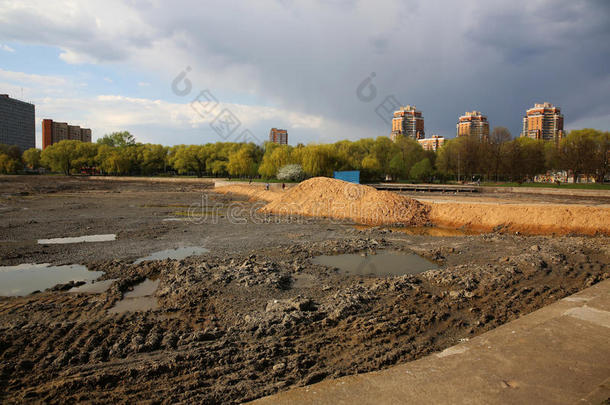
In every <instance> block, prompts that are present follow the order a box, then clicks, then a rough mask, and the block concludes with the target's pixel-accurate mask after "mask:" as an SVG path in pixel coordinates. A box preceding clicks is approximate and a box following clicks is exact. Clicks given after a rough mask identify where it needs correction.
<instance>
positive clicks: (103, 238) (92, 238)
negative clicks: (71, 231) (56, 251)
mask: <svg viewBox="0 0 610 405" xmlns="http://www.w3.org/2000/svg"><path fill="white" fill-rule="evenodd" d="M113 240H116V234H114V233H108V234H102V235H87V236H70V237H66V238H51V239H38V244H39V245H55V244H63V243H82V242H110V241H113Z"/></svg>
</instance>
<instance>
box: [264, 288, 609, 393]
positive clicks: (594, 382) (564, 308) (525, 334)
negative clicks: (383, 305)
mask: <svg viewBox="0 0 610 405" xmlns="http://www.w3.org/2000/svg"><path fill="white" fill-rule="evenodd" d="M609 309H610V279H608V280H605V281H603V282H601V283H598V284H597V285H595V286H593V287H590V288H588V289H586V290H584V291H582V292H580V293H578V294H575V295H572V296H570V297H567V298H564V299H562V300H560V301H558V302H556V303H554V304H552V305H549V306H547V307H545V308H542V309H540V310H538V311H535V312H533V313H531V314H529V315H526V316H524V317H522V318H519V319H517V320H515V321H513V322H510V323H507V324H506V325H503V326H501V327H499V328H496V329H494V330H492V331H489V332H487V333H484V334H482V335H480V336H478V337H476V338H474V339H472V340H470V341H468V342H464V343H460V344H459V345H456V346H453V347H450V348H448V349H446V350H444V351H442V352H440V353H436V354H433V355H430V356H427V357H424V358H422V359H419V360H416V361H413V362H410V363H406V364H402V365H399V366H395V367H392V368H389V369H387V370H383V371H378V372H373V373H367V374H360V375H356V376H349V377H343V378H339V379H336V380H328V381H323V382H321V383H318V384H314V385H311V386H307V387H302V388H297V389H293V390H290V391H286V392H283V393H280V394H277V395H273V396H269V397H266V398H262V399H259V400H257V401H255V402H254V403H256V404H261V405H262V404H320V405H323V404H333V405H335V404H375V405H381V404H531V403H535V404H537V405H540V404H574V403H579V404H595V405H600V404H601V403H602V402H603V401H604V400H606V399H608V398H610V311H609Z"/></svg>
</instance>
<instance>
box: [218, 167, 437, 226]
mask: <svg viewBox="0 0 610 405" xmlns="http://www.w3.org/2000/svg"><path fill="white" fill-rule="evenodd" d="M227 191H230V192H236V193H244V194H245V195H248V196H249V197H251V198H256V199H263V200H266V201H269V203H268V204H267V205H266V206H264V207H263V208H262V209H261V212H263V213H273V214H279V215H302V216H307V217H328V218H334V219H349V220H353V221H356V222H359V223H363V224H368V225H386V224H401V225H406V226H423V225H426V224H427V223H428V211H429V207H428V206H427V205H426V204H423V203H420V202H418V201H416V200H414V199H412V198H409V197H406V196H402V195H399V194H396V193H392V192H389V191H379V190H376V189H375V188H373V187H370V186H363V185H360V184H353V183H348V182H345V181H342V180H337V179H331V178H327V177H314V178H311V179H309V180H305V181H303V182H302V183H300V184H299V185H297V186H296V187H292V188H290V189H289V190H286V191H284V192H281V191H271V190H260V189H252V188H250V189H248V187H247V186H232V187H231V189H229V190H227Z"/></svg>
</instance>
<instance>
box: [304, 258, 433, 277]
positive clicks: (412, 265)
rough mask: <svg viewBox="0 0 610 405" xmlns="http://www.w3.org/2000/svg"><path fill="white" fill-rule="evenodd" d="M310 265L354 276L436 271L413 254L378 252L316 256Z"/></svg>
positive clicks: (427, 261) (399, 274)
mask: <svg viewBox="0 0 610 405" xmlns="http://www.w3.org/2000/svg"><path fill="white" fill-rule="evenodd" d="M312 263H314V264H321V265H324V266H328V267H334V268H337V269H339V271H340V272H341V273H343V274H349V275H356V276H377V277H388V276H403V275H405V274H417V273H421V272H424V271H426V270H434V269H438V266H437V265H436V264H435V263H433V262H431V261H430V260H427V259H424V258H423V257H421V256H418V255H416V254H413V253H401V252H379V253H377V254H375V255H366V256H362V255H361V254H343V255H335V256H317V257H315V258H313V259H312Z"/></svg>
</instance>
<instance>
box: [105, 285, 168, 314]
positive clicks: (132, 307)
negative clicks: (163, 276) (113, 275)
mask: <svg viewBox="0 0 610 405" xmlns="http://www.w3.org/2000/svg"><path fill="white" fill-rule="evenodd" d="M157 287H159V280H150V279H148V278H147V279H146V280H144V281H143V282H141V283H140V284H138V285H136V286H135V287H134V288H133V290H131V291H128V292H126V293H124V294H123V299H122V300H120V301H119V302H117V303H116V304H115V305H114V306H113V307H112V308H110V309H109V310H108V312H109V313H111V314H121V313H125V312H128V311H131V312H137V311H148V310H154V309H157V308H159V304H158V303H157V298H155V297H154V293H155V291H156V290H157Z"/></svg>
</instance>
